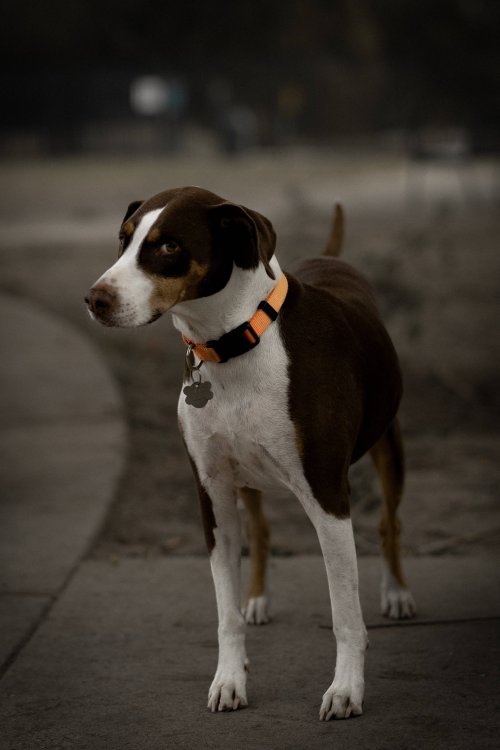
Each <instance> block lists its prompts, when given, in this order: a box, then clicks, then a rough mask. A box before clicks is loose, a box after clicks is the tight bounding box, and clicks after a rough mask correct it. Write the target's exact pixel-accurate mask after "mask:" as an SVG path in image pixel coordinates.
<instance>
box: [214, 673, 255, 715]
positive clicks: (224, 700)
mask: <svg viewBox="0 0 500 750" xmlns="http://www.w3.org/2000/svg"><path fill="white" fill-rule="evenodd" d="M244 706H248V701H247V693H246V674H245V671H244V670H242V671H241V672H240V671H238V672H223V671H221V670H217V672H216V674H215V677H214V681H213V682H212V684H211V686H210V690H209V691H208V704H207V708H208V709H209V710H210V711H212V713H215V712H216V711H236V709H238V708H243V707H244Z"/></svg>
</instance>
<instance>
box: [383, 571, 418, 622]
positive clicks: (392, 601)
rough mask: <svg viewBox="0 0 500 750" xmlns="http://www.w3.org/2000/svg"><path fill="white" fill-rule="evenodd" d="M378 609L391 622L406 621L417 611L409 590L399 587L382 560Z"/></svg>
mask: <svg viewBox="0 0 500 750" xmlns="http://www.w3.org/2000/svg"><path fill="white" fill-rule="evenodd" d="M380 609H381V611H382V614H383V615H385V617H390V619H391V620H406V619H409V618H410V617H413V616H414V615H415V613H416V611H417V608H416V606H415V601H414V599H413V596H412V595H411V592H410V591H409V589H407V588H406V587H405V586H401V584H400V583H399V581H397V580H396V578H395V577H394V576H393V574H392V573H391V571H390V568H389V564H388V563H387V560H384V559H382V580H381V585H380Z"/></svg>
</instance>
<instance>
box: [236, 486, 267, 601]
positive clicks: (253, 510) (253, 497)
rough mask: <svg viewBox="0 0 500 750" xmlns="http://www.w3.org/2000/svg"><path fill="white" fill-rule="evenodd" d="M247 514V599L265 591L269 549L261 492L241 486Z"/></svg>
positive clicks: (241, 494) (260, 594) (240, 491)
mask: <svg viewBox="0 0 500 750" xmlns="http://www.w3.org/2000/svg"><path fill="white" fill-rule="evenodd" d="M239 493H240V496H241V498H242V500H243V502H244V503H245V508H246V510H247V514H248V524H247V531H248V541H249V546H250V564H251V568H250V582H249V587H248V595H247V600H248V599H251V598H253V597H257V596H262V595H263V594H264V593H265V580H266V566H267V555H268V551H269V536H270V534H269V525H268V522H267V519H266V516H265V515H264V511H263V508H262V493H261V492H259V491H258V490H252V489H250V488H249V487H243V488H242V489H240V490H239Z"/></svg>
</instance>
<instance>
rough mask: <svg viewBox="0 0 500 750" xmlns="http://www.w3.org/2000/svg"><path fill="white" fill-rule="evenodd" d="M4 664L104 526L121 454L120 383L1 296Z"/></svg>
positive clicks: (17, 300)
mask: <svg viewBox="0 0 500 750" xmlns="http://www.w3.org/2000/svg"><path fill="white" fill-rule="evenodd" d="M0 320H1V321H2V323H1V327H0V362H1V366H0V424H1V435H0V664H1V663H3V664H5V662H7V663H8V661H9V659H11V658H12V655H13V654H15V653H16V650H17V649H18V648H19V647H20V645H21V644H22V643H23V642H24V640H25V639H26V638H27V637H28V636H29V634H30V633H31V632H32V630H33V628H34V627H36V624H37V623H38V622H39V620H40V618H41V617H42V616H43V613H44V612H45V611H47V608H49V607H50V604H51V602H52V601H53V600H54V599H55V598H56V597H57V595H58V593H59V592H60V591H61V589H62V587H63V586H64V584H65V582H66V581H67V580H68V576H69V575H70V573H71V572H72V571H73V570H74V569H75V566H76V565H77V563H78V561H79V560H80V559H81V558H82V556H83V555H84V554H85V553H86V552H87V550H88V548H89V545H90V543H91V541H92V540H93V539H94V537H95V534H96V533H97V532H98V530H99V529H100V526H101V524H102V522H103V519H104V516H105V514H106V512H107V510H108V508H109V505H110V503H111V501H112V499H113V496H114V492H115V489H116V482H117V478H118V476H119V475H120V472H121V469H122V465H123V459H124V455H125V444H126V439H125V423H124V419H123V417H122V408H121V403H120V398H119V395H118V392H117V389H116V387H115V385H114V383H113V381H112V380H111V378H110V376H109V374H108V371H107V370H106V368H105V367H104V366H103V364H102V363H101V359H100V357H99V355H98V353H97V351H96V350H95V348H94V347H93V346H92V345H91V344H90V343H89V342H88V341H87V340H86V339H84V338H83V337H82V336H81V335H80V334H79V333H78V332H77V331H76V330H75V329H74V328H73V327H72V326H70V325H69V324H68V323H66V322H65V321H63V320H62V319H60V318H56V317H54V316H52V315H50V314H48V313H47V312H46V311H44V310H43V309H42V308H40V307H37V306H35V305H33V304H32V303H31V302H30V301H28V300H26V299H24V298H21V297H14V296H9V295H0Z"/></svg>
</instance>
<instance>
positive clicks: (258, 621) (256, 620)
mask: <svg viewBox="0 0 500 750" xmlns="http://www.w3.org/2000/svg"><path fill="white" fill-rule="evenodd" d="M243 617H244V618H245V622H247V623H248V624H249V625H265V624H266V623H267V622H269V619H270V618H269V612H268V609H267V596H266V595H265V594H263V595H262V596H255V597H253V596H252V597H251V598H250V599H249V600H248V601H247V603H246V605H245V606H244V607H243Z"/></svg>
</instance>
